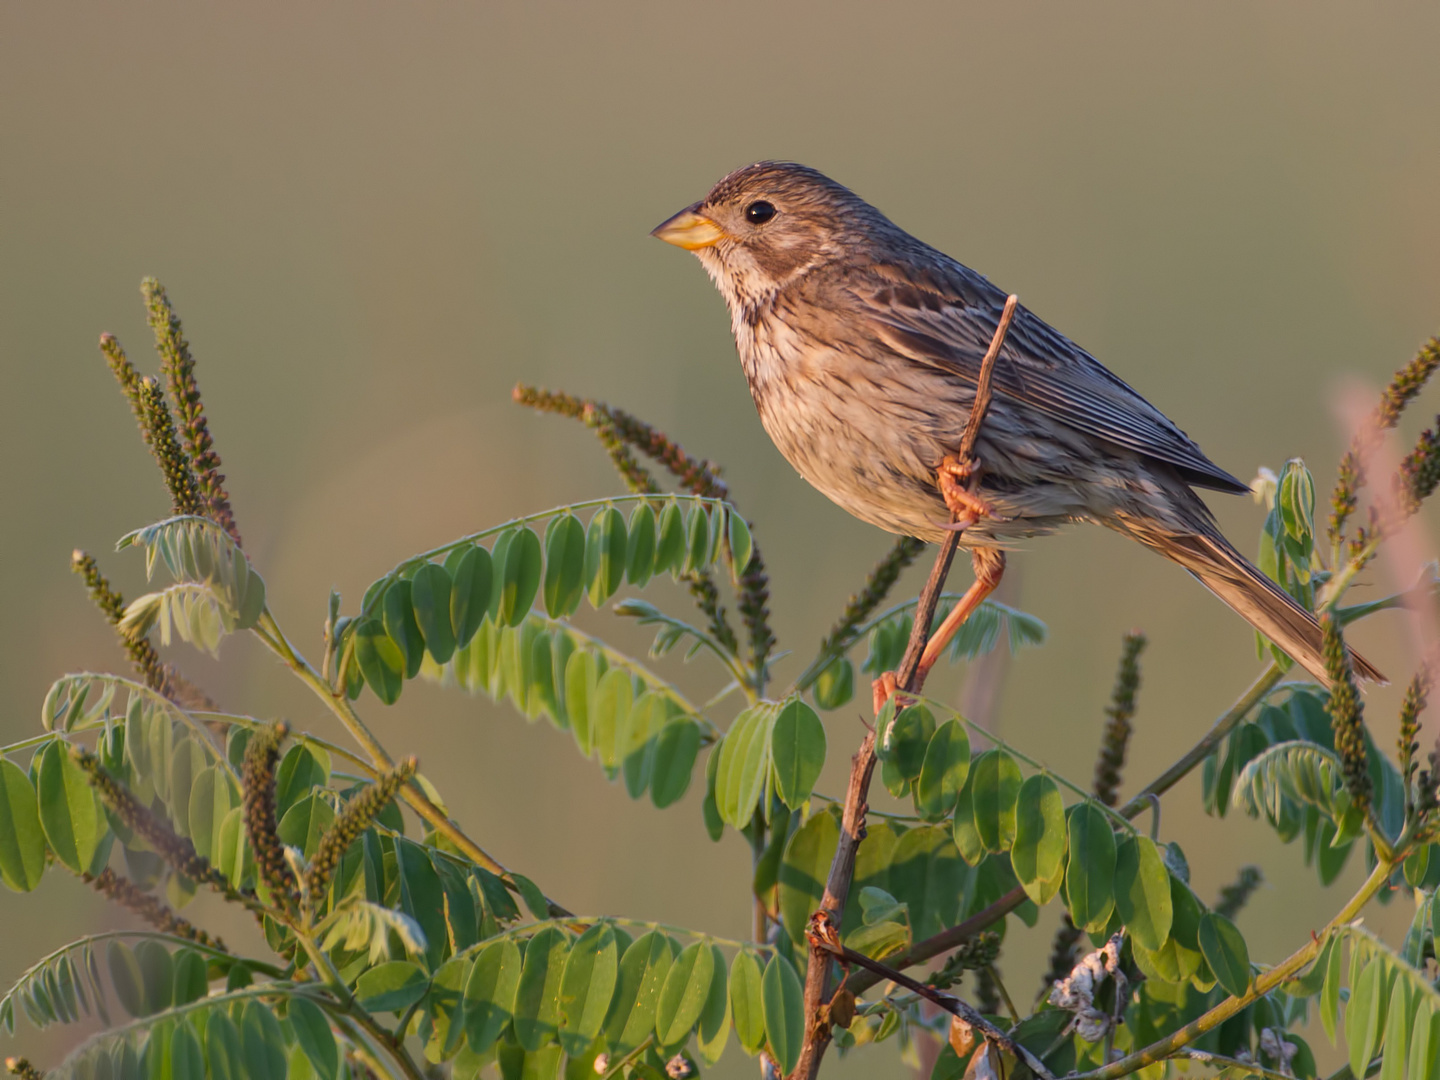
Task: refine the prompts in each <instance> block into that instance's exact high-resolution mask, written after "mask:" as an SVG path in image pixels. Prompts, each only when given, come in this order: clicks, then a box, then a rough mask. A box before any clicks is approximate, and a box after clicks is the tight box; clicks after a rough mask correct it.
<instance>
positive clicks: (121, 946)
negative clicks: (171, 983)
mask: <svg viewBox="0 0 1440 1080" xmlns="http://www.w3.org/2000/svg"><path fill="white" fill-rule="evenodd" d="M105 962H106V965H107V966H108V967H109V968H110V985H111V986H113V987H114V988H115V996H116V997H117V998H119V999H120V1005H121V1007H122V1008H123V1009H124V1010H125V1011H126V1012H127V1013H129V1014H130V1015H131V1016H133V1017H136V1018H137V1019H138V1018H139V1017H142V1016H149V1015H150V1012H149V1008H148V1006H147V1005H146V1003H145V976H144V974H143V973H142V972H141V971H140V961H139V960H138V959H137V958H136V956H135V951H134V950H133V949H131V948H130V946H129V945H126V944H125V943H124V942H123V941H118V940H115V939H113V938H112V939H111V941H110V944H109V945H107V946H106V947H105Z"/></svg>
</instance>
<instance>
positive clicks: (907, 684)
mask: <svg viewBox="0 0 1440 1080" xmlns="http://www.w3.org/2000/svg"><path fill="white" fill-rule="evenodd" d="M1017 303H1018V298H1017V297H1015V296H1013V295H1012V296H1010V297H1009V298H1008V299H1007V300H1006V302H1005V311H1004V314H1003V315H1001V317H1000V322H999V325H998V326H997V327H996V328H995V334H994V336H993V337H992V338H991V340H990V348H989V349H988V350H987V351H986V353H985V358H984V360H983V361H982V362H981V364H980V375H979V379H978V381H977V383H976V386H975V400H974V401H973V402H972V404H971V406H970V419H969V421H968V423H967V424H966V425H965V434H964V435H963V436H962V437H961V442H960V447H959V452H958V455H957V456H958V458H959V460H961V461H965V460H967V459H970V458H972V457H973V455H974V452H975V443H976V440H977V439H979V437H980V425H981V424H983V423H984V421H985V411H986V409H987V408H988V407H989V405H990V394H991V389H990V384H991V380H992V378H993V375H994V372H995V361H996V359H997V358H998V357H999V355H1000V349H1001V347H1002V346H1004V344H1005V335H1006V333H1007V332H1008V331H1009V329H1010V320H1011V319H1012V318H1013V317H1014V314H1015V308H1016V304H1017ZM955 524H956V525H958V526H961V527H960V528H952V531H950V532H948V533H946V535H945V540H944V542H943V543H942V544H941V545H940V552H939V554H938V555H936V557H935V565H934V567H933V568H932V569H931V571H930V578H929V580H928V581H926V583H925V588H924V591H922V592H921V594H920V601H919V603H918V604H917V605H916V608H915V622H914V624H913V626H912V627H911V630H910V641H909V643H908V644H907V645H906V647H905V656H904V658H903V659H902V660H901V661H900V669H899V671H897V672H896V675H895V684H896V686H897V687H898V688H899V689H901V690H904V691H908V692H910V693H919V692H920V690H921V689H922V688H923V684H924V681H925V675H924V673H923V672H922V671H921V668H920V661H921V657H922V656H923V655H924V653H925V646H926V643H927V642H928V641H929V639H930V628H931V626H932V625H933V623H934V621H935V607H936V605H937V604H938V603H939V602H940V594H941V593H942V592H943V591H944V589H945V578H946V576H947V575H948V574H949V573H950V564H951V562H952V561H953V560H954V558H955V552H956V549H957V548H959V546H960V537H961V534H962V532H963V527H964V525H967V524H974V521H973V519H972V520H971V521H968V522H965V521H960V520H957V521H956V523H955ZM874 773H875V732H874V731H873V730H872V731H868V732H866V734H865V737H864V738H863V739H862V740H861V741H860V748H859V749H858V750H856V751H855V756H854V757H853V758H851V761H850V782H849V785H848V786H847V788H846V791H845V805H844V808H843V810H842V811H841V816H840V840H839V843H838V844H837V845H836V848H835V857H834V859H832V860H831V863H830V874H829V876H828V877H827V879H826V881H825V892H824V895H823V896H821V898H820V908H819V911H820V912H824V913H826V914H827V915H828V917H829V919H830V920H831V922H833V924H834V925H835V926H839V925H840V923H841V920H842V919H843V918H844V915H845V898H846V897H847V896H848V895H849V894H850V885H851V882H852V881H853V880H854V877H855V856H856V855H857V853H858V852H859V850H860V842H861V841H862V840H864V839H865V813H866V810H867V809H868V805H867V799H868V797H869V793H870V780H871V777H872V776H873V775H874ZM830 956H831V954H830V953H829V952H828V951H827V950H826V949H825V948H824V947H823V946H821V945H816V944H812V945H811V947H810V963H809V966H808V967H807V968H806V972H805V1037H804V1043H803V1045H802V1046H801V1048H800V1060H799V1062H798V1063H797V1064H796V1066H795V1071H794V1072H792V1073H791V1074H790V1078H791V1080H814V1077H815V1076H816V1074H817V1073H818V1072H819V1070H820V1061H821V1059H822V1058H823V1057H824V1055H825V1049H826V1047H827V1046H829V1044H830V1021H829V1012H828V1005H827V999H828V996H829V988H828V983H829V977H830Z"/></svg>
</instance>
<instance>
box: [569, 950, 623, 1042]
mask: <svg viewBox="0 0 1440 1080" xmlns="http://www.w3.org/2000/svg"><path fill="white" fill-rule="evenodd" d="M619 952H620V950H619V946H618V945H617V944H616V942H615V931H614V929H613V928H612V927H611V926H610V924H609V923H603V922H599V923H595V924H594V925H593V926H591V927H590V928H589V929H588V930H586V931H585V932H584V933H583V934H581V935H580V937H579V938H577V939H576V941H575V944H574V946H573V947H572V948H571V949H570V955H569V957H568V958H567V959H566V961H565V974H564V977H563V978H562V979H561V982H560V1017H561V1019H560V1045H561V1046H562V1047H563V1048H564V1050H565V1053H567V1054H569V1055H570V1056H571V1057H579V1056H580V1055H581V1054H583V1053H584V1052H585V1049H586V1047H588V1046H589V1045H590V1044H591V1043H592V1042H594V1040H595V1036H596V1035H598V1034H600V1028H601V1026H602V1025H603V1024H604V1023H605V1015H606V1013H607V1012H608V1011H609V1009H610V999H611V998H612V996H613V995H614V993H615V982H616V979H617V977H618V973H619V964H620V957H619Z"/></svg>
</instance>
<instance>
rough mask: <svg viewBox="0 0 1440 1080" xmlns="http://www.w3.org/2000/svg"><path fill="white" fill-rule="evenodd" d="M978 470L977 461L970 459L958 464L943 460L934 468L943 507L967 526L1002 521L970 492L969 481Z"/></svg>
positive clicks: (990, 508) (958, 461) (953, 461)
mask: <svg viewBox="0 0 1440 1080" xmlns="http://www.w3.org/2000/svg"><path fill="white" fill-rule="evenodd" d="M979 469H980V461H979V459H978V458H973V457H970V458H966V459H965V460H964V461H960V460H958V459H956V458H955V457H953V456H949V457H946V458H945V459H944V460H943V461H941V462H940V464H939V465H938V466H936V468H935V473H936V476H937V478H938V479H939V482H940V494H941V496H942V497H944V499H945V505H946V507H948V508H949V510H950V513H951V515H953V516H954V517H955V518H958V519H961V520H965V519H969V520H968V522H967V526H968V525H973V524H974V523H975V522H977V521H981V520H983V519H986V518H988V519H990V520H991V521H1004V520H1006V519H1005V518H1003V517H1001V516H1000V515H999V514H997V513H996V512H995V508H994V507H993V506H991V505H990V504H989V503H988V502H986V501H985V500H984V499H982V498H980V496H979V495H977V494H975V492H974V491H973V490H972V488H971V481H972V480H973V479H974V478H975V477H976V475H977V473H978V472H979Z"/></svg>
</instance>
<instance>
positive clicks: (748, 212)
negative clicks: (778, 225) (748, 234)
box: [745, 199, 775, 225]
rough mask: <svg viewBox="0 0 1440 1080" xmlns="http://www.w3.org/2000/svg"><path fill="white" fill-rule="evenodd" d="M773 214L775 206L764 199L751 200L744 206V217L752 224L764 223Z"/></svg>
mask: <svg viewBox="0 0 1440 1080" xmlns="http://www.w3.org/2000/svg"><path fill="white" fill-rule="evenodd" d="M774 216H775V207H774V206H773V205H771V204H770V203H768V202H766V201H765V200H764V199H761V200H759V201H758V202H752V203H751V204H750V205H749V206H747V207H746V208H745V217H746V218H747V219H748V220H749V222H750V224H752V225H764V224H765V222H767V221H769V220H770V219H771V218H773V217H774Z"/></svg>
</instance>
